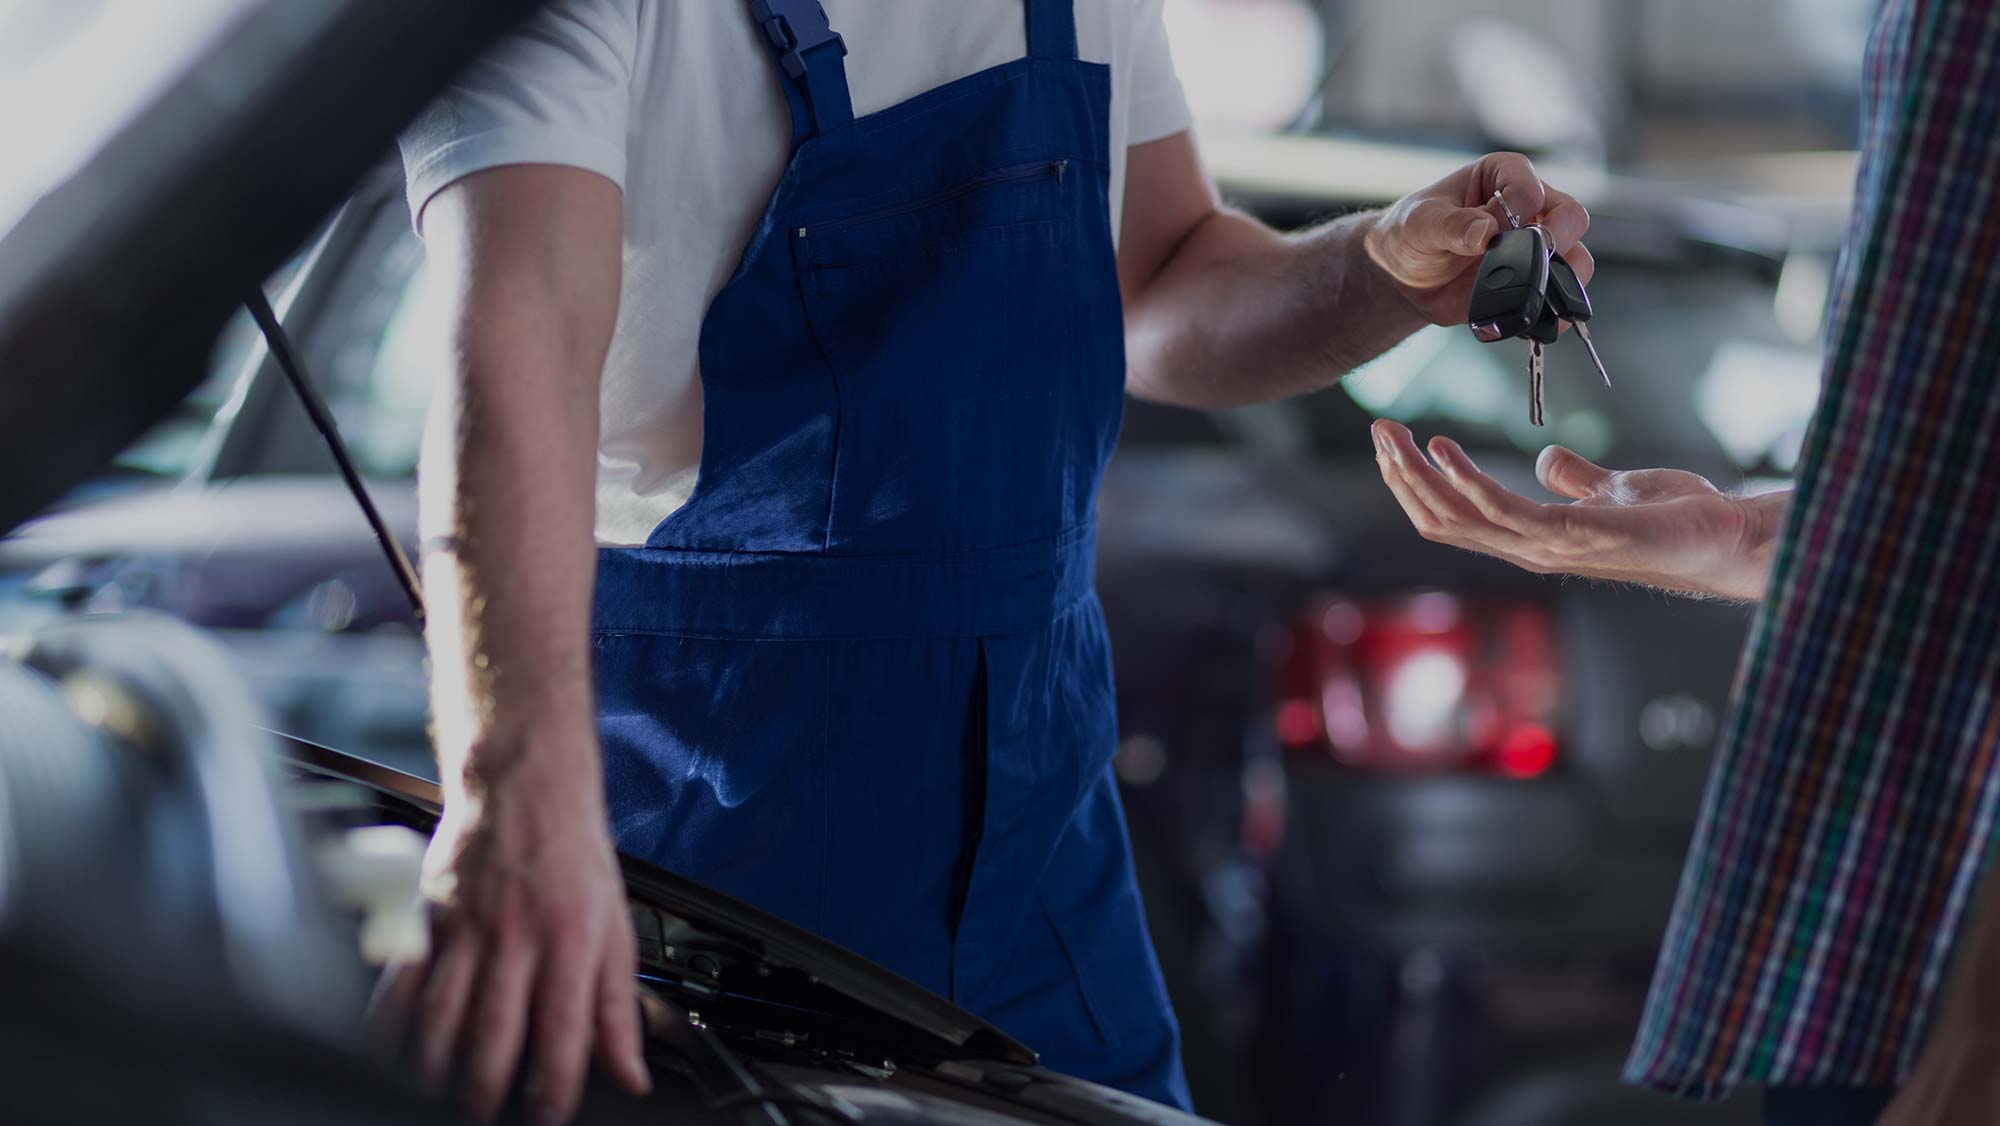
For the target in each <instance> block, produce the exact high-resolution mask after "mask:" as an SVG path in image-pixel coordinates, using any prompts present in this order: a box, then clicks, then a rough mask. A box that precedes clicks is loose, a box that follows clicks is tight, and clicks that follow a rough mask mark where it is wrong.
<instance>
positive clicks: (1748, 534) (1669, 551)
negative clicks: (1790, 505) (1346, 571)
mask: <svg viewBox="0 0 2000 1126" xmlns="http://www.w3.org/2000/svg"><path fill="white" fill-rule="evenodd" d="M1374 436H1375V451H1376V463H1377V465H1378V466H1379V467H1380V469H1381V471H1382V480H1383V481H1384V482H1385V483H1386V484H1387V485H1388V486H1389V489H1390V491H1392V492H1394V493H1395V494H1396V499H1397V501H1398V502H1400V503H1401V504H1402V506H1403V511H1404V512H1405V513H1407V514H1408V515H1409V517H1410V522H1411V523H1412V524H1413V525H1415V527H1416V529H1417V532H1418V533H1419V534H1420V535H1422V536H1423V537H1424V538H1425V539H1427V540H1431V541H1433V542H1436V543H1444V544H1450V545H1452V546H1454V547H1462V548H1465V549H1467V550H1469V551H1477V552H1480V553H1482V554H1485V555H1491V556H1494V557H1496V558H1499V559H1504V560H1506V561H1507V562H1509V563H1512V564H1514V565H1515V566H1518V567H1521V568H1523V569H1525V570H1529V571H1533V572H1535V573H1537V574H1570V575H1583V576H1586V577H1589V578H1596V579H1608V580H1612V581H1615V582H1633V583H1643V584H1646V585H1648V586H1655V587H1660V588H1663V589H1666V590H1677V591H1682V592H1685V593H1690V594H1707V595H1714V596H1718V597H1722V598H1736V599H1743V600H1754V599H1756V598H1758V597H1760V596H1761V595H1762V594H1763V590H1764V582H1765V579H1766V577H1767V576H1768V574H1769V571H1770V555H1771V545H1772V543H1773V542H1774V541H1775V540H1776V530H1777V526H1778V518H1779V515H1780V514H1781V513H1782V511H1783V506H1784V500H1785V498H1784V496H1782V495H1771V496H1763V497H1739V496H1732V495H1730V494H1729V493H1725V492H1723V491H1722V490H1720V489H1718V488H1716V487H1715V486H1714V485H1713V484H1711V483H1710V482H1709V481H1708V479H1707V478H1705V477H1701V476H1699V475H1697V474H1694V473H1687V472H1684V471H1682V470H1678V469H1639V470H1632V471H1628V472H1613V471H1611V470H1608V469H1605V468H1603V467H1601V466H1598V465H1595V464H1592V463H1591V462H1590V461H1589V460H1587V459H1585V458H1583V457H1582V456H1580V455H1578V454H1576V453H1574V452H1572V451H1570V450H1567V449H1564V448H1563V447H1561V446H1550V447H1549V448H1548V449H1546V450H1543V451H1542V456H1541V457H1540V459H1538V460H1537V462H1536V464H1535V476H1536V477H1537V478H1539V479H1540V480H1541V482H1542V484H1543V486H1544V487H1546V488H1547V489H1548V490H1549V491H1550V492H1552V493H1555V494H1556V495H1558V496H1562V497H1567V498H1569V500H1568V501H1567V502H1566V503H1560V502H1559V503H1546V504H1545V503H1538V502H1536V501H1533V500H1529V499H1528V498H1527V497H1524V496H1521V495H1520V494H1518V493H1515V492H1512V491H1510V490H1509V489H1507V488H1506V487H1505V486H1503V485H1501V484H1500V483H1499V482H1498V481H1495V480H1494V479H1493V478H1492V477H1489V476H1487V475H1486V474H1485V473H1483V472H1481V471H1480V469H1479V467H1478V466H1476V465H1474V464H1473V462H1472V459H1471V458H1470V457H1468V456H1466V453H1465V451H1464V450H1463V449H1461V448H1460V447H1459V445H1458V443H1456V442H1454V441H1452V440H1451V439H1449V438H1444V437H1438V438H1433V439H1431V442H1430V446H1429V449H1430V458H1426V457H1425V456H1424V453H1423V451H1422V450H1419V449H1418V448H1417V444H1416V440H1415V439H1414V438H1413V437H1412V436H1411V434H1410V432H1409V430H1408V429H1407V428H1405V427H1403V426H1400V425H1398V424H1396V423H1394V422H1389V421H1386V420H1384V421H1380V422H1377V423H1376V424H1375V427H1374ZM1433 461H1435V464H1432V462H1433Z"/></svg>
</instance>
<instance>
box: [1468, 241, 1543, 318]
mask: <svg viewBox="0 0 2000 1126" xmlns="http://www.w3.org/2000/svg"><path fill="white" fill-rule="evenodd" d="M1548 284H1549V238H1548V233H1547V232H1546V231H1543V230H1542V229H1541V228H1540V227H1522V228H1520V229H1518V230H1512V231H1502V232H1500V237H1499V238H1498V239H1497V240H1496V241H1495V242H1494V243H1493V247H1492V249H1490V250H1488V251H1487V252H1486V257H1485V258H1483V259H1481V260H1480V263H1479V274H1478V276H1477V278H1476V279H1475V280H1474V282H1473V287H1472V306H1471V309H1470V310H1469V311H1468V313H1467V316H1466V321H1467V323H1468V324H1470V325H1471V327H1472V334H1473V335H1474V336H1476V337H1478V338H1479V339H1481V340H1483V341H1486V342H1487V343H1489V344H1490V343H1493V342H1495V341H1499V340H1507V339H1510V338H1512V337H1516V336H1520V335H1523V334H1525V333H1527V332H1529V331H1531V330H1532V329H1533V328H1534V327H1535V325H1536V323H1537V322H1539V321H1540V320H1541V319H1542V307H1543V305H1544V304H1545V300H1544V297H1543V294H1544V293H1545V292H1546V291H1547V289H1548Z"/></svg>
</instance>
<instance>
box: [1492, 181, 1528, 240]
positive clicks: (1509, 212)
mask: <svg viewBox="0 0 2000 1126" xmlns="http://www.w3.org/2000/svg"><path fill="white" fill-rule="evenodd" d="M1493 202H1494V203H1497V204H1499V205H1500V210H1501V212H1503V213H1504V214H1505V215H1506V216H1507V222H1508V223H1509V224H1511V225H1512V226H1513V228H1514V229H1515V230H1517V231H1518V230H1520V229H1521V217H1520V216H1519V215H1516V214H1514V209H1513V208H1511V207H1509V206H1507V197H1506V196H1504V195H1502V194H1500V192H1499V191H1498V190H1497V189H1496V190H1495V191H1494V192H1493Z"/></svg>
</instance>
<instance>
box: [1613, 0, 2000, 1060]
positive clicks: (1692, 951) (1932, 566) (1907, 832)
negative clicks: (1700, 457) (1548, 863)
mask: <svg viewBox="0 0 2000 1126" xmlns="http://www.w3.org/2000/svg"><path fill="white" fill-rule="evenodd" d="M1862 141H1863V148H1864V150H1865V153H1864V156H1863V160H1862V166H1861V177H1860V184H1859V196H1858V201H1857V206H1856V209H1855V214H1854V220H1853V226H1852V229H1851V230H1850V232H1849V239H1848V246H1847V253H1846V256H1845V258H1844V260H1843V263H1842V267H1841V280H1840V284H1839V288H1838V296H1837V298H1836V300H1835V303H1834V308H1833V315H1832V320H1831V325H1832V328H1831V337H1830V356H1829V358H1828V362H1827V367H1826V379H1825V390H1824V392H1823V394H1822V396H1821V399H1820V404H1819V410H1818V413H1817V415H1816V417H1815V418H1814V421H1813V425H1812V431H1811V434H1810V436H1809V437H1808V440H1807V443H1806V448H1805V453H1804V457H1803V460H1802V463H1801V466H1800V469H1799V475H1798V492H1797V494H1796V496H1795V498H1794V500H1793V503H1792V509H1791V513H1790V516H1789V518H1788V521H1787V524H1786V527H1785V531H1784V538H1783V540H1782V542H1781V546H1780V548H1779V551H1778V555H1777V560H1776V563H1775V565H1774V568H1773V573H1772V577H1771V587H1770V591H1769V595H1768V597H1767V599H1766V601H1765V602H1764V605H1763V608H1762V610H1761V612H1760V614H1759V616H1758V618H1757V622H1756V626H1755V628H1754V630H1753V632H1752V635H1751V640H1750V644H1749V648H1748V651H1747V657H1746V660H1745V664H1744V666H1743V668H1742V670H1741V673H1740V677H1741V679H1740V681H1739V683H1738V691H1737V706H1736V709H1735V712H1734V714H1733V715H1732V717H1731V720H1730V722H1729V724H1728V727H1727V730H1726V733H1725V741H1724V743H1723V744H1722V747H1721V751H1720V754H1719V757H1718V758H1717V761H1716V766H1715V770H1714V774H1713V776H1712V777H1711V779H1710V782H1709V789H1708V795H1707V799H1706V802H1705V804H1704V807H1703V810H1702V816H1701V819H1700V823H1699V824H1698V826H1697V827H1696V830H1695V838H1694V843H1693V846H1692V851H1691V852H1690V854H1689V857H1688V863H1687V869H1686V871H1685V873H1684V874H1683V875H1682V878H1681V888H1680V896H1679V901H1678V902H1677V904H1676V905H1675V908H1674V914H1673V919H1672V922H1671V923H1670V924H1669V925H1668V929H1667V934H1666V940H1665V945H1664V947H1663V949H1662V951H1661V955H1660V964H1659V968H1658V971H1657V973H1656V975H1655V977H1654V980H1653V989H1652V996H1651V998H1650V1001H1649V1004H1648V1007H1647V1011H1646V1015H1645V1017H1644V1019H1643V1020H1642V1022H1641V1025H1640V1029H1639V1039H1638V1043H1637V1045H1636V1047H1635V1048H1634V1050H1633V1054H1632V1058H1631V1060H1630V1062H1629V1063H1628V1064H1627V1068H1626V1078H1627V1079H1628V1080H1630V1081H1632V1082H1636V1083H1643V1084H1647V1085H1650V1086H1654V1087H1659V1088H1662V1089H1665V1090H1668V1091H1672V1092H1675V1093H1678V1094H1683V1095H1691V1096H1701V1097H1709V1096H1715V1095H1719V1094H1721V1093H1723V1092H1724V1091H1726V1090H1728V1089H1729V1088H1730V1087H1731V1086H1732V1085H1734V1084H1737V1083H1764V1084H1773V1085H1817V1084H1828V1085H1849V1086H1876V1085H1887V1084H1892V1083H1895V1082H1898V1081H1899V1080H1901V1079H1902V1078H1903V1077H1904V1076H1905V1075H1906V1074H1907V1073H1908V1070H1909V1068H1910V1065H1911V1064H1912V1062H1913V1061H1914V1058H1915V1056H1916V1053H1917V1050H1918V1048H1919V1047H1920V1039H1921V1037H1922V1034H1923V1032H1924V1029H1925V1027H1926V1024H1927V1020H1928V1017H1929V1014H1930V1011H1931V1004H1932V1000H1933V996H1934V994H1935V993H1936V991H1937V988H1938V985H1939V983H1940V981H1941V980H1942V979H1943V975H1944V973H1945V971H1946V969H1947V965H1948V962H1949V961H1950V958H1951V954H1952V947H1953V944H1954V942H1955V940H1956V938H1957V936H1958V933H1959V930H1960V927H1961V925H1962V924H1963V923H1964V922H1965V917H1966V908H1967V904H1968V900H1969V899H1970V898H1971V896H1972V895H1973V893H1974V890H1975V889H1976V888H1977V886H1978V884H1979V878H1980V875H1981V872H1982V868H1983V866H1984V862H1985V856H1986V853H1987V850H1988V845H1989V843H1990V842H1991V841H1992V839H1993V837H1994V818H1995V815H1996V812H2000V809H1996V805H2000V762H1996V754H2000V2H1996V0H1888V3H1887V4H1886V5H1885V9H1884V11H1883V13H1882V17H1881V21H1880V23H1879V24H1878V25H1877V27H1876V30H1875V35H1874V38H1873V41H1872V42H1871V44H1870V47H1869V57H1868V71H1867V82H1866V105H1865V109H1864V123H1863V129H1862Z"/></svg>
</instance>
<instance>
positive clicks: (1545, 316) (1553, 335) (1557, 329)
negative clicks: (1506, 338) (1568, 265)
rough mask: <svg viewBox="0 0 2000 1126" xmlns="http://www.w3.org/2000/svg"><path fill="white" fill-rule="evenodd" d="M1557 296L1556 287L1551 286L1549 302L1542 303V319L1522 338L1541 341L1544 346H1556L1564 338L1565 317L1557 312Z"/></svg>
mask: <svg viewBox="0 0 2000 1126" xmlns="http://www.w3.org/2000/svg"><path fill="white" fill-rule="evenodd" d="M1555 296H1556V295H1555V287H1553V286H1551V287H1550V288H1549V294H1548V300H1546V301H1544V302H1542V316H1541V319H1540V320H1538V321H1536V322H1535V327H1533V328H1531V329H1529V330H1528V331H1526V332H1524V333H1522V334H1521V335H1522V336H1525V337H1527V338H1528V339H1530V340H1537V341H1540V342H1541V343H1543V344H1554V343H1555V342H1556V341H1557V340H1558V339H1560V338H1561V337H1562V326H1563V320H1564V317H1563V315H1562V314H1561V313H1559V312H1557V311H1556V299H1555Z"/></svg>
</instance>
